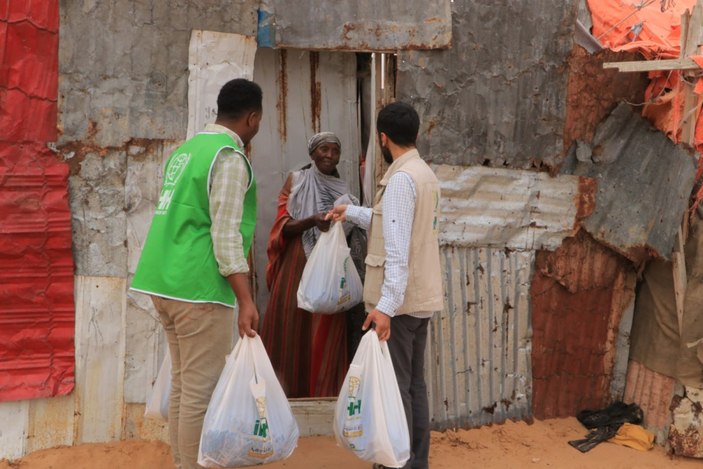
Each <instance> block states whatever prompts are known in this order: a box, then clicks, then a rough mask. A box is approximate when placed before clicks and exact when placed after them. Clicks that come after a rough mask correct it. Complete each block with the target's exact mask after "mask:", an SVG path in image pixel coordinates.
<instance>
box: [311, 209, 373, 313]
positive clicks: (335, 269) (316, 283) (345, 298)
mask: <svg viewBox="0 0 703 469" xmlns="http://www.w3.org/2000/svg"><path fill="white" fill-rule="evenodd" d="M363 293H364V287H363V286H362V284H361V279H360V278H359V273H358V272H357V271H356V267H355V266H354V261H352V258H351V255H350V250H349V246H348V245H347V240H346V238H345V237H344V229H343V228H342V224H341V223H338V222H335V223H333V224H332V226H331V227H330V229H329V230H328V231H326V232H324V233H322V234H321V235H320V238H319V239H318V240H317V243H316V244H315V247H314V248H313V249H312V252H311V253H310V257H308V260H307V263H306V264H305V269H303V275H302V277H301V278H300V284H299V285H298V307H299V308H301V309H304V310H306V311H310V312H311V313H328V314H331V313H339V312H341V311H346V310H348V309H351V308H353V307H354V306H356V305H358V304H359V303H361V300H362V298H363Z"/></svg>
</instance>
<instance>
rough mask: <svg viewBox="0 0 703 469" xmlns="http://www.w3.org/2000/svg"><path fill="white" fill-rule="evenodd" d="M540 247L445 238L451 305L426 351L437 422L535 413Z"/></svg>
mask: <svg viewBox="0 0 703 469" xmlns="http://www.w3.org/2000/svg"><path fill="white" fill-rule="evenodd" d="M534 255H535V253H534V251H526V252H512V251H510V250H508V249H504V248H501V249H493V248H466V247H456V246H444V247H442V249H441V259H442V270H443V276H444V285H445V298H446V300H445V308H444V310H443V311H442V312H441V313H439V314H435V315H434V316H433V318H432V321H431V323H430V331H429V336H428V342H427V349H426V355H425V377H426V381H427V387H428V390H429V394H430V418H431V421H432V425H433V427H434V428H436V429H447V428H456V427H478V426H481V425H485V424H491V423H500V422H503V421H505V420H506V419H508V418H510V419H526V418H529V417H530V416H531V401H530V398H531V392H530V390H531V381H532V379H531V374H530V368H531V366H530V344H531V340H530V324H531V322H530V298H529V284H530V277H531V276H532V267H533V264H534Z"/></svg>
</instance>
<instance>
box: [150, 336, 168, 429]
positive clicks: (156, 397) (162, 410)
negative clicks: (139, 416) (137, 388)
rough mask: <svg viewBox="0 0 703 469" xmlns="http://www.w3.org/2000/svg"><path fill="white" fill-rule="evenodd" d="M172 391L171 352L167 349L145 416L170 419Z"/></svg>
mask: <svg viewBox="0 0 703 469" xmlns="http://www.w3.org/2000/svg"><path fill="white" fill-rule="evenodd" d="M170 393H171V352H170V351H169V350H168V348H167V349H166V355H164V360H163V361H162V362H161V368H159V373H158V374H157V375H156V380H155V381H154V385H153V386H152V388H151V394H150V395H149V398H148V399H147V401H146V409H145V410H144V417H149V418H153V419H157V420H166V421H168V395H169V394H170Z"/></svg>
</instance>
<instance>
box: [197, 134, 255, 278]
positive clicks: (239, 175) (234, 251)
mask: <svg viewBox="0 0 703 469" xmlns="http://www.w3.org/2000/svg"><path fill="white" fill-rule="evenodd" d="M205 132H217V133H225V134H227V135H229V136H230V137H232V138H233V139H234V141H235V142H237V145H239V147H240V148H242V149H244V144H243V143H242V139H241V138H239V135H237V134H236V133H234V132H233V131H231V130H230V129H228V128H227V127H224V126H222V125H218V124H208V125H207V126H205ZM248 188H249V171H248V170H247V162H246V161H244V157H242V156H241V155H240V154H239V153H237V152H235V151H234V150H230V149H224V150H222V151H221V152H220V154H219V155H218V156H217V157H216V158H215V162H214V163H213V165H212V174H211V175H210V218H211V219H212V226H211V227H210V234H211V236H212V245H213V249H214V251H215V259H216V260H217V264H218V266H219V270H220V274H221V275H223V276H224V277H227V276H229V275H232V274H236V273H247V272H249V264H248V263H247V259H246V257H244V248H243V246H242V234H241V233H240V232H239V225H240V224H241V222H242V214H243V213H244V195H245V194H246V192H247V189H248Z"/></svg>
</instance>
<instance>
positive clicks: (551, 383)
mask: <svg viewBox="0 0 703 469" xmlns="http://www.w3.org/2000/svg"><path fill="white" fill-rule="evenodd" d="M635 284H636V274H635V272H634V270H633V269H632V267H631V265H630V263H629V262H628V261H627V260H626V259H625V258H623V257H621V256H620V255H618V254H616V253H614V252H612V251H611V250H609V249H607V248H605V247H604V246H602V245H600V244H599V243H597V242H595V241H594V240H593V239H592V238H591V237H590V236H589V235H588V234H586V233H584V232H579V234H578V235H577V236H576V237H574V238H568V239H566V240H565V241H564V244H563V245H562V246H561V247H560V248H559V249H557V250H556V251H555V252H546V251H541V252H538V253H537V259H536V265H535V275H534V276H533V278H532V284H531V286H530V297H531V305H532V330H533V339H532V385H533V387H532V389H533V396H532V402H533V406H532V410H533V412H534V415H535V417H537V418H539V419H545V418H554V417H566V416H573V415H576V413H578V412H579V411H581V410H584V409H587V408H590V409H599V408H602V407H605V406H606V405H607V404H609V403H610V400H611V388H612V386H613V383H612V381H613V380H614V379H615V378H614V374H615V370H616V368H615V366H616V363H617V360H616V358H617V357H616V351H617V345H616V341H617V339H618V331H619V329H620V327H621V326H620V325H621V322H622V319H623V315H624V312H625V311H626V310H628V308H630V307H631V305H632V298H633V296H634V289H635Z"/></svg>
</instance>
